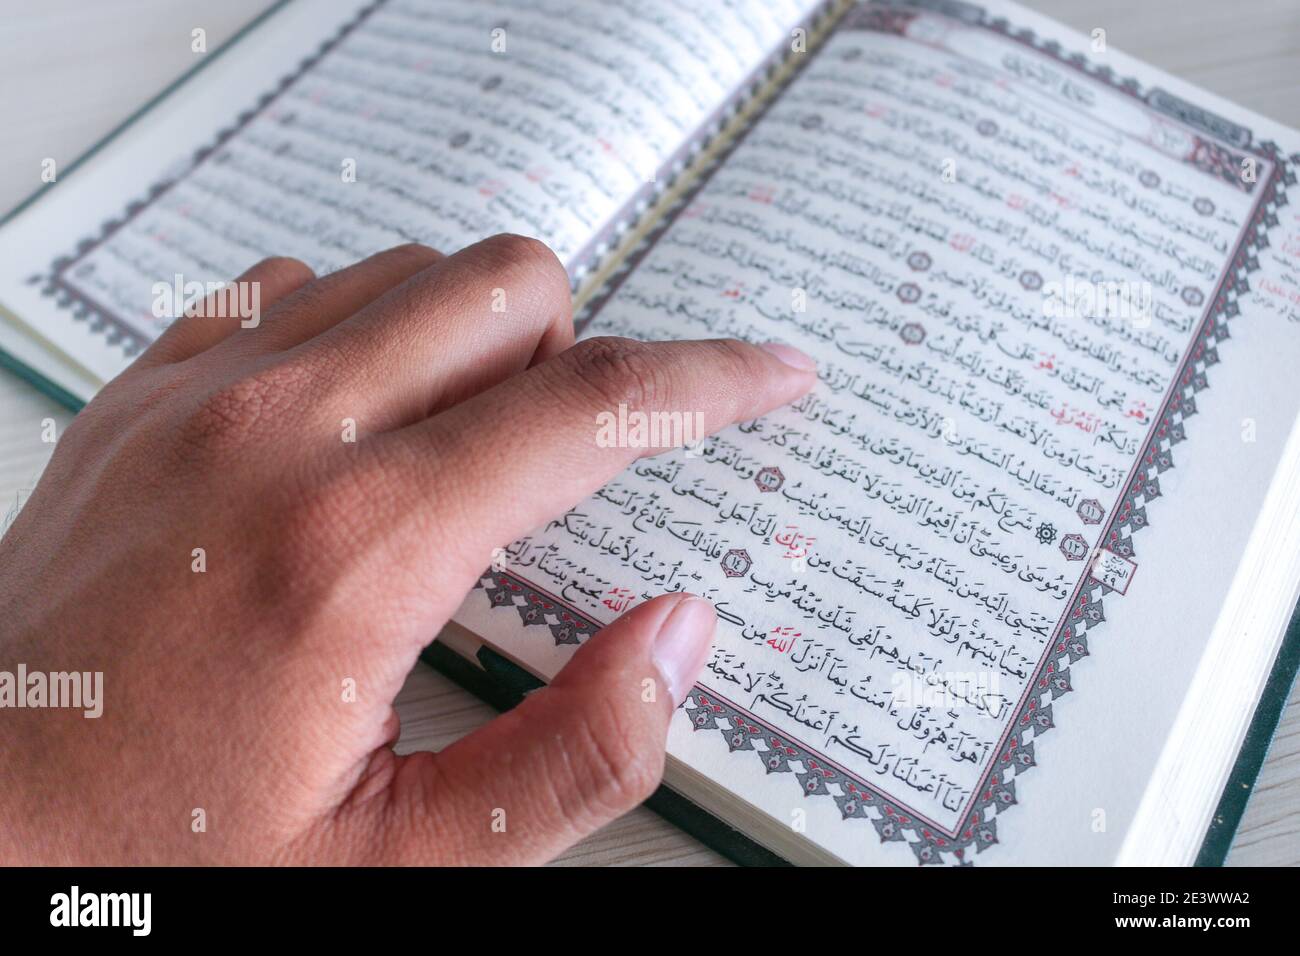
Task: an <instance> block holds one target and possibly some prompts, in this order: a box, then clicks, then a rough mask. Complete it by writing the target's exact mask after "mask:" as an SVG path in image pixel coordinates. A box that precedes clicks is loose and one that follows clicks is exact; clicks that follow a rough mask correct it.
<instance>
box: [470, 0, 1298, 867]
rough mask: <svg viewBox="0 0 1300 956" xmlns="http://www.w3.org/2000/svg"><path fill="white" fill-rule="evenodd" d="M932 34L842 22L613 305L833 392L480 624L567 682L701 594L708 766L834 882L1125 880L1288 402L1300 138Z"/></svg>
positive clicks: (615, 511)
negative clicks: (817, 849) (706, 606)
mask: <svg viewBox="0 0 1300 956" xmlns="http://www.w3.org/2000/svg"><path fill="white" fill-rule="evenodd" d="M925 6H926V5H921V4H917V5H915V6H914V7H911V8H906V7H905V6H904V5H896V6H895V5H880V6H878V7H876V8H875V9H874V10H872V11H866V10H858V11H854V12H852V13H850V15H849V17H848V18H847V20H846V21H844V22H842V23H841V25H840V26H839V27H837V29H836V32H835V34H834V35H833V36H832V37H831V39H830V40H829V41H828V42H827V44H826V45H825V46H824V47H823V48H822V49H821V50H819V51H818V52H817V53H815V54H814V56H813V59H812V61H811V62H810V63H809V64H808V65H807V66H806V68H805V69H804V70H803V71H802V72H801V73H800V75H799V76H798V77H797V78H796V79H795V80H794V81H793V83H792V85H791V86H790V87H788V88H787V89H786V90H785V91H784V92H783V93H782V94H781V95H780V96H779V97H778V99H777V101H776V103H775V104H774V105H773V107H772V108H771V109H770V110H769V111H768V112H767V113H766V114H765V115H764V116H763V117H762V118H761V120H760V121H759V122H758V123H757V125H756V126H755V127H753V128H752V129H751V130H750V131H749V132H748V134H747V135H746V137H745V138H744V139H743V141H742V142H741V143H740V144H739V145H738V146H737V148H736V149H735V151H734V152H733V153H731V154H730V156H728V157H727V159H726V160H725V161H724V162H723V163H722V164H721V167H720V169H719V170H718V171H717V172H716V173H715V174H713V175H712V177H711V178H710V179H709V180H708V182H707V183H706V184H705V185H704V186H703V188H702V189H701V190H700V191H699V192H698V193H697V194H695V195H694V196H693V197H691V198H690V201H689V203H688V204H687V205H686V207H685V209H684V211H682V212H681V213H680V215H679V216H678V218H677V219H676V220H675V221H674V222H673V223H672V225H671V226H669V227H668V228H667V229H666V230H665V231H663V232H662V233H661V234H658V235H657V236H656V237H655V238H654V241H653V245H652V246H651V247H650V248H649V250H648V251H647V252H645V253H644V255H643V257H641V258H640V259H639V262H638V263H637V265H636V268H634V269H633V270H631V272H630V273H629V274H628V275H627V277H626V279H625V280H624V281H623V282H622V283H621V285H619V286H618V288H617V289H616V290H615V291H614V292H613V294H612V296H611V297H610V298H608V299H607V300H599V301H597V302H595V303H594V304H593V311H594V318H593V320H592V325H591V327H590V328H589V329H588V334H619V335H630V336H636V337H643V338H684V337H712V336H717V335H739V336H741V337H744V338H749V339H752V340H756V341H763V340H768V339H776V340H781V341H787V342H790V343H792V344H795V345H798V346H800V347H801V348H804V349H805V350H806V351H808V352H810V353H811V354H813V355H814V356H816V357H817V358H818V359H819V364H820V367H821V372H822V382H821V384H820V385H819V387H818V388H817V389H816V390H815V391H814V393H813V394H812V396H810V397H809V398H808V399H806V400H802V401H800V402H798V403H796V404H795V405H794V406H792V407H791V408H789V409H786V410H782V411H780V412H777V413H775V414H773V415H770V416H768V417H767V418H765V419H763V420H762V421H761V422H758V423H752V424H750V425H748V426H744V427H738V428H732V429H728V430H727V431H725V432H724V433H722V434H721V435H720V436H718V437H717V438H716V439H713V440H709V441H707V442H705V443H704V445H703V446H702V448H701V449H700V450H699V452H698V453H696V454H688V453H685V452H679V453H674V454H671V455H665V456H660V457H657V458H654V459H648V460H646V461H643V462H641V463H640V464H639V465H637V466H635V467H634V468H632V469H630V470H629V471H628V472H626V473H625V474H624V475H622V476H621V477H620V478H619V479H616V480H615V481H614V482H612V483H611V484H610V485H609V486H607V487H606V488H605V489H604V490H603V491H602V492H600V493H598V494H597V495H595V496H593V497H592V498H591V499H589V500H588V501H586V502H584V503H583V504H581V505H580V506H578V507H577V508H575V509H574V510H573V511H572V512H570V513H569V514H568V515H566V516H564V517H563V518H562V519H560V520H558V521H556V522H554V523H552V524H551V525H549V526H548V527H546V528H544V529H539V530H538V531H537V532H535V533H534V534H532V535H530V536H529V537H527V538H525V539H523V540H522V541H520V542H516V543H515V544H514V545H512V546H511V547H510V548H508V549H507V552H506V555H505V557H504V559H503V561H504V563H503V566H501V567H499V568H497V569H495V570H492V571H490V572H489V573H488V574H486V575H485V577H484V580H483V584H484V588H483V589H482V590H476V591H475V592H474V593H472V594H471V595H470V596H469V597H468V598H467V600H466V602H465V604H464V606H463V607H462V609H461V611H460V613H459V614H458V616H457V621H458V622H459V623H461V624H462V625H464V626H466V627H468V628H470V629H471V630H473V631H475V632H476V633H478V634H481V635H483V636H484V637H486V638H487V639H488V640H489V641H490V643H492V644H493V645H494V646H496V647H498V648H500V649H502V650H503V651H505V652H506V653H507V654H508V655H509V656H511V657H513V658H515V659H516V660H518V661H520V662H521V663H523V664H525V666H527V667H529V668H530V669H531V670H533V671H535V672H537V673H539V674H541V675H543V676H549V675H551V674H553V673H555V671H556V670H557V669H558V668H559V667H560V666H562V664H563V663H564V661H565V660H567V658H568V656H569V655H570V654H571V653H572V650H573V649H574V647H575V644H576V642H578V641H580V640H582V639H583V638H584V636H585V633H586V632H589V631H590V630H591V629H593V628H594V627H597V626H599V625H600V624H603V623H608V622H609V621H610V620H612V619H613V618H614V617H616V616H617V613H619V612H621V611H622V610H625V609H626V607H628V606H631V604H634V603H636V602H637V601H640V600H642V599H646V598H648V597H651V596H653V595H655V594H658V593H661V592H663V591H665V590H690V591H693V592H696V593H701V594H703V595H705V596H707V597H709V598H710V599H712V600H713V601H714V602H715V603H716V604H717V605H718V607H719V611H720V615H721V618H722V620H721V621H720V624H719V634H718V638H717V641H716V643H715V649H714V656H713V659H712V661H711V663H710V665H709V667H708V668H707V669H706V672H705V674H704V675H703V676H702V678H701V680H700V683H699V685H698V686H697V688H696V690H695V692H694V693H693V694H692V695H691V698H690V699H689V700H688V702H687V704H686V706H685V707H684V708H683V709H681V710H679V712H678V714H677V715H676V717H675V719H674V722H673V726H672V731H671V735H670V751H671V753H672V754H673V755H674V756H675V757H677V758H679V759H680V760H682V761H684V762H685V763H686V764H687V765H688V766H690V767H691V768H693V769H695V770H696V771H698V772H700V773H702V774H704V775H705V776H707V777H709V778H711V779H713V780H716V781H719V782H721V783H723V784H724V785H726V786H728V787H730V788H731V789H733V790H734V791H735V792H736V793H737V794H738V795H739V796H740V798H741V799H742V800H744V801H746V802H747V803H749V804H751V805H753V806H755V807H758V808H760V809H761V810H762V811H764V812H766V813H767V814H769V815H770V816H771V818H772V819H773V820H774V821H776V822H777V823H778V824H779V825H783V826H794V827H797V828H804V829H802V830H800V832H806V835H807V836H808V837H809V838H810V839H811V840H813V841H815V842H816V843H818V844H819V845H820V846H822V847H823V848H825V849H826V850H828V851H830V852H831V853H833V854H834V855H836V856H838V857H839V858H841V859H843V860H845V861H847V862H852V863H895V864H915V863H916V862H918V860H919V861H921V862H946V863H965V862H971V861H972V860H974V859H975V857H976V856H977V855H978V856H979V859H980V862H988V863H995V864H997V863H1003V864H1004V863H1030V862H1038V863H1058V864H1059V863H1072V864H1073V863H1101V862H1109V861H1111V860H1113V859H1114V858H1115V857H1116V855H1117V853H1118V850H1119V846H1120V844H1121V842H1122V840H1123V838H1124V835H1125V833H1126V828H1127V827H1128V825H1129V823H1130V822H1131V820H1132V817H1133V814H1134V813H1135V812H1136V809H1137V807H1138V804H1139V802H1140V800H1141V798H1142V796H1143V789H1144V786H1145V781H1146V780H1147V779H1148V778H1149V777H1150V775H1151V772H1152V768H1153V767H1154V765H1155V763H1156V761H1157V759H1158V757H1159V755H1160V750H1161V747H1162V744H1163V742H1164V740H1165V739H1166V738H1167V737H1168V735H1169V733H1170V728H1171V726H1172V722H1173V720H1174V718H1175V716H1176V713H1177V710H1178V707H1179V704H1180V703H1181V700H1182V696H1183V694H1184V692H1185V691H1186V689H1187V687H1188V686H1189V684H1190V682H1191V679H1192V676H1193V674H1194V672H1195V670H1196V667H1197V664H1198V661H1199V657H1200V655H1201V653H1202V652H1203V650H1204V648H1205V644H1206V641H1207V640H1208V638H1209V636H1210V633H1211V630H1212V628H1213V626H1214V624H1215V621H1216V619H1217V617H1218V614H1219V609H1220V607H1221V605H1222V603H1223V600H1224V595H1225V594H1226V592H1227V589H1228V587H1229V585H1230V584H1231V581H1232V574H1233V571H1234V569H1235V568H1236V566H1237V564H1238V562H1239V561H1240V558H1241V555H1242V553H1243V551H1244V548H1245V544H1246V540H1247V538H1248V537H1249V534H1250V532H1251V530H1252V528H1253V526H1254V523H1255V516H1256V514H1257V512H1258V510H1259V507H1260V503H1261V501H1262V499H1263V496H1264V494H1265V491H1266V489H1267V486H1268V483H1269V480H1270V478H1271V477H1272V475H1273V472H1274V469H1275V468H1276V465H1277V461H1278V458H1279V455H1280V454H1281V451H1282V447H1283V445H1284V443H1285V441H1286V438H1287V436H1288V435H1289V434H1290V431H1291V428H1292V424H1293V423H1294V422H1295V420H1296V417H1297V411H1298V410H1300V395H1298V393H1297V389H1296V388H1295V386H1294V367H1295V358H1296V357H1297V355H1300V269H1298V268H1297V260H1296V257H1295V256H1294V254H1293V253H1288V252H1287V250H1288V249H1290V250H1294V249H1295V248H1297V247H1298V246H1300V230H1298V229H1297V219H1296V217H1295V215H1294V213H1292V212H1291V211H1290V209H1289V208H1288V207H1286V206H1285V205H1283V204H1282V202H1281V201H1280V200H1279V195H1280V194H1281V193H1283V192H1285V191H1286V190H1287V189H1290V190H1291V192H1292V193H1294V191H1295V187H1294V161H1286V160H1285V157H1286V156H1287V155H1289V154H1294V153H1295V152H1296V151H1297V150H1298V149H1300V137H1297V135H1296V134H1295V133H1294V132H1293V131H1290V130H1285V129H1283V128H1281V127H1278V126H1277V125H1276V124H1272V123H1270V122H1269V121H1267V120H1265V119H1263V118H1261V117H1258V116H1253V115H1251V114H1249V113H1247V112H1246V111H1243V110H1241V109H1239V108H1235V107H1232V106H1231V105H1229V104H1226V103H1223V102H1221V101H1218V100H1215V99H1214V98H1213V97H1210V96H1208V95H1206V94H1204V93H1201V92H1199V91H1196V90H1194V89H1192V88H1189V87H1187V86H1186V85H1185V84H1182V83H1179V82H1178V81H1176V80H1174V79H1172V78H1170V77H1168V76H1165V75H1163V74H1160V73H1159V72H1158V71H1155V70H1153V69H1151V68H1148V67H1144V66H1142V65H1141V64H1138V63H1136V62H1135V61H1132V60H1130V59H1128V58H1126V57H1124V56H1122V55H1121V54H1118V53H1116V52H1115V51H1113V50H1111V51H1109V52H1108V53H1106V54H1104V55H1102V54H1098V55H1095V58H1096V59H1098V60H1100V61H1101V62H1100V63H1099V64H1097V65H1102V66H1104V67H1106V68H1108V70H1109V71H1110V72H1109V73H1102V74H1099V73H1097V72H1096V69H1095V66H1094V67H1092V68H1089V69H1084V68H1083V63H1084V62H1086V61H1084V59H1083V54H1084V53H1085V52H1087V51H1088V41H1087V40H1086V39H1083V38H1079V37H1077V36H1070V35H1068V34H1065V33H1063V32H1062V31H1061V29H1060V28H1059V27H1057V26H1056V25H1054V24H1052V23H1051V22H1050V21H1047V20H1045V19H1044V18H1040V17H1036V16H1033V15H1031V14H1029V13H1028V12H1026V11H1022V10H1020V9H1019V8H1016V7H1014V6H1012V5H1010V4H998V5H996V6H994V5H989V7H988V8H987V12H986V13H982V12H981V11H980V8H977V7H973V6H970V5H965V4H944V5H935V6H936V7H942V8H943V9H944V10H945V11H946V13H939V12H934V11H931V10H928V9H926V8H925ZM999 14H1000V15H1002V16H1005V17H1006V18H1007V19H1009V20H1010V21H1011V29H1012V34H1011V35H1008V33H1007V32H1006V29H1005V21H1003V28H999V25H998V23H997V20H996V17H997V16H998V15H999ZM1022 28H1023V29H1026V30H1029V31H1032V32H1031V33H1028V34H1020V33H1017V32H1015V31H1018V30H1020V29H1022ZM1051 39H1058V40H1060V46H1058V47H1047V46H1044V44H1045V43H1046V42H1047V41H1048V40H1051ZM1069 55H1078V57H1079V59H1078V60H1077V61H1070V60H1068V59H1066V57H1067V56H1069ZM1126 77H1133V78H1134V79H1133V80H1132V81H1131V82H1129V83H1127V84H1125V82H1124V81H1123V80H1122V79H1119V78H1126ZM1162 91H1163V92H1162ZM1227 120H1230V121H1231V122H1228V121H1227ZM1275 144H1276V145H1275ZM948 160H952V161H953V165H952V166H951V167H950V168H948V169H947V172H948V173H949V175H947V176H945V162H946V161H948ZM1243 160H1249V161H1250V164H1251V166H1252V169H1251V174H1252V175H1253V181H1248V180H1244V179H1243V178H1242V176H1241V172H1242V168H1243V166H1242V162H1243ZM1261 237H1263V238H1264V239H1266V240H1267V241H1261ZM1067 279H1073V280H1075V281H1076V285H1074V286H1073V287H1069V286H1066V285H1065V282H1066V280H1067ZM1082 279H1092V280H1093V281H1098V280H1100V281H1104V282H1109V283H1122V284H1123V285H1121V286H1118V287H1112V288H1118V289H1121V290H1123V295H1124V297H1125V298H1124V301H1117V302H1112V307H1111V314H1109V315H1107V314H1106V312H1105V311H1104V310H1099V309H1097V308H1089V306H1088V303H1086V302H1081V301H1078V300H1075V299H1073V298H1072V296H1073V294H1074V292H1077V291H1080V290H1081V287H1080V286H1079V285H1078V284H1077V283H1078V281H1079V280H1082ZM1058 283H1059V284H1060V288H1057V285H1056V284H1058ZM1049 293H1052V294H1055V296H1056V298H1055V300H1053V301H1054V302H1056V303H1057V304H1058V305H1059V306H1061V307H1059V308H1058V307H1054V306H1051V305H1049V304H1048V295H1049ZM800 295H802V297H803V300H804V301H803V302H802V303H801V302H800V301H799V297H800ZM1067 296H1070V297H1071V298H1069V299H1068V300H1066V299H1065V298H1064V297H1067ZM1071 304H1072V305H1073V306H1074V308H1073V309H1070V308H1068V306H1069V305H1071ZM1061 313H1064V314H1061ZM680 411H681V412H682V413H683V414H684V415H689V414H690V413H691V410H689V409H682V410H680ZM596 439H597V425H596V423H593V444H594V443H595V442H596ZM1288 593H1289V592H1288ZM565 615H567V617H565ZM525 621H530V622H535V623H528V624H525V623H523V622H525ZM1094 632H1095V633H1094ZM1268 639H1270V640H1271V639H1272V636H1271V635H1270V636H1268ZM1261 656H1263V657H1265V659H1267V657H1268V655H1261ZM1253 704H1254V701H1253V700H1249V701H1241V702H1239V706H1240V707H1242V708H1249V707H1253ZM1040 738H1042V739H1041V740H1040ZM805 794H806V795H805Z"/></svg>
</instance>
